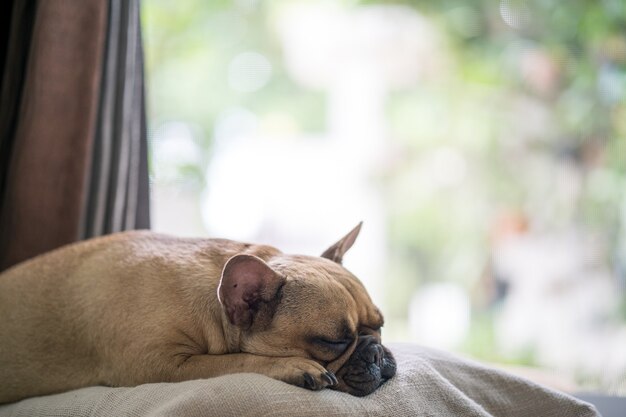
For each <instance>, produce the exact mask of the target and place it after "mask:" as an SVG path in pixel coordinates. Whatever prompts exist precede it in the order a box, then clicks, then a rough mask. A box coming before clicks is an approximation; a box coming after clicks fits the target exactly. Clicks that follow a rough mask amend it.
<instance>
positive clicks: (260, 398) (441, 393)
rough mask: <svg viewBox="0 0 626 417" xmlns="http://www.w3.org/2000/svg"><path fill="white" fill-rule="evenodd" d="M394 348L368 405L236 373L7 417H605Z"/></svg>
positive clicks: (71, 395) (2, 412)
mask: <svg viewBox="0 0 626 417" xmlns="http://www.w3.org/2000/svg"><path fill="white" fill-rule="evenodd" d="M389 347H390V348H391V350H392V352H393V353H394V355H395V357H396V360H397V363H398V373H397V375H396V376H395V377H394V378H393V379H391V380H390V381H388V382H387V383H385V384H384V385H383V386H382V387H381V388H379V389H378V390H377V391H375V392H374V393H372V394H370V395H368V396H367V397H363V398H357V397H353V396H351V395H348V394H345V393H341V392H337V391H333V390H328V389H326V390H323V391H320V392H312V391H307V390H305V389H302V388H298V387H295V386H291V385H288V384H285V383H282V382H280V381H275V380H273V379H271V378H268V377H265V376H262V375H256V374H233V375H226V376H222V377H219V378H212V379H207V380H196V381H187V382H181V383H171V384H169V383H168V384H165V383H163V384H146V385H141V386H138V387H134V388H106V387H90V388H83V389H80V390H76V391H71V392H67V393H63V394H56V395H51V396H46V397H39V398H31V399H27V400H23V401H21V402H18V403H14V404H9V405H5V406H1V407H0V417H22V416H23V417H39V416H58V417H66V416H67V417H70V416H90V417H98V416H133V417H140V416H155V417H161V416H163V417H165V416H168V417H171V416H186V417H195V416H198V417H200V416H203V417H207V416H209V417H210V416H216V417H218V416H219V417H228V416H233V417H234V416H255V417H258V416H360V417H362V416H366V417H367V416H369V417H374V416H381V417H382V416H385V417H387V416H412V417H415V416H424V417H425V416H429V417H434V416H464V417H471V416H476V417H479V416H480V417H486V416H506V417H526V416H527V417H538V416H542V417H563V416H568V417H592V416H599V414H598V413H597V411H596V410H595V408H594V407H593V406H592V405H590V404H587V403H584V402H582V401H580V400H577V399H575V398H573V397H570V396H568V395H566V394H563V393H560V392H557V391H553V390H550V389H548V388H544V387H542V386H540V385H537V384H534V383H532V382H530V381H527V380H525V379H522V378H519V377H516V376H513V375H510V374H507V373H505V372H503V371H499V370H495V369H493V368H490V367H487V366H484V365H481V364H478V363H474V362H471V361H467V360H463V359H459V358H457V357H455V356H453V355H450V354H448V353H444V352H440V351H436V350H432V349H427V348H423V347H419V346H416V345H411V344H391V345H390V346H389Z"/></svg>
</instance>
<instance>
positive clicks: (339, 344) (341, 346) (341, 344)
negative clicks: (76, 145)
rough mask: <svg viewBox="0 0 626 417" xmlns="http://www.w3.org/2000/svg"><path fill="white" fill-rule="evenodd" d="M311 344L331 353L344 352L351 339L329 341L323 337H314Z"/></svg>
mask: <svg viewBox="0 0 626 417" xmlns="http://www.w3.org/2000/svg"><path fill="white" fill-rule="evenodd" d="M313 342H314V343H315V344H317V345H319V346H321V347H325V348H327V349H330V350H332V351H344V350H346V348H347V347H348V345H349V344H350V343H352V339H341V340H329V339H326V338H323V337H316V338H315V339H314V340H313Z"/></svg>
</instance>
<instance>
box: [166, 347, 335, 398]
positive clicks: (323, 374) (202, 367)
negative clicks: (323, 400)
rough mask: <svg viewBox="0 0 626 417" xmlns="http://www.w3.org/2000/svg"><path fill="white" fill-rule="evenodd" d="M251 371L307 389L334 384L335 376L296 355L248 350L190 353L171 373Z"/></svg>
mask: <svg viewBox="0 0 626 417" xmlns="http://www.w3.org/2000/svg"><path fill="white" fill-rule="evenodd" d="M242 372H252V373H257V374H262V375H266V376H269V377H271V378H274V379H278V380H280V381H283V382H287V383H289V384H292V385H297V386H300V387H303V388H308V389H311V390H320V389H322V388H326V387H330V386H334V385H336V384H337V378H336V377H335V375H334V374H333V373H332V372H330V371H328V370H326V368H324V367H323V366H322V365H320V364H319V363H317V362H315V361H312V360H310V359H305V358H299V357H286V358H281V357H269V356H259V355H252V354H249V353H231V354H227V355H193V356H190V357H189V358H188V359H186V360H185V361H184V362H182V363H181V364H180V365H179V366H178V368H177V369H176V371H175V372H174V376H175V377H174V380H176V381H185V380H191V379H201V378H211V377H215V376H220V375H226V374H233V373H242Z"/></svg>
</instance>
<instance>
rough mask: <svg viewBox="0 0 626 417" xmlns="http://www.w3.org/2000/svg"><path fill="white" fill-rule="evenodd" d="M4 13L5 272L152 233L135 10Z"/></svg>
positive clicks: (57, 8) (34, 6)
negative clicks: (132, 232) (123, 235)
mask: <svg viewBox="0 0 626 417" xmlns="http://www.w3.org/2000/svg"><path fill="white" fill-rule="evenodd" d="M5 3H6V4H5ZM5 3H3V6H2V9H1V10H2V11H3V12H6V13H8V15H3V18H2V21H4V22H8V23H9V24H10V25H9V26H8V27H3V28H2V30H0V54H1V58H0V63H1V64H2V66H1V67H0V70H1V72H0V75H1V76H2V83H1V85H0V86H1V90H2V94H1V96H0V98H1V104H2V106H1V107H0V270H3V269H6V268H8V267H10V266H12V265H15V264H17V263H19V262H21V261H23V260H26V259H29V258H31V257H33V256H36V255H38V254H41V253H44V252H47V251H50V250H52V249H55V248H57V247H59V246H62V245H65V244H68V243H72V242H75V241H78V240H81V239H86V238H89V237H94V236H100V235H103V234H108V233H112V232H118V231H122V230H129V229H137V228H142V229H143V228H149V221H150V220H149V195H148V188H149V180H148V163H147V160H148V158H147V155H148V150H147V132H146V121H145V103H144V84H143V51H142V47H141V30H140V18H139V0H82V1H66V0H6V1H5Z"/></svg>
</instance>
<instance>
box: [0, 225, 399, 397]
mask: <svg viewBox="0 0 626 417" xmlns="http://www.w3.org/2000/svg"><path fill="white" fill-rule="evenodd" d="M360 229H361V224H359V225H358V226H357V227H355V228H354V229H353V230H352V231H351V232H350V233H348V234H347V235H346V236H345V237H343V238H342V239H341V240H339V241H338V242H337V243H335V244H334V245H332V246H331V247H330V248H329V249H327V250H326V251H325V252H324V253H323V254H322V255H321V257H311V256H304V255H286V254H283V253H282V252H280V251H279V250H278V249H275V248H273V247H271V246H265V245H255V244H248V243H240V242H235V241H230V240H225V239H186V238H175V237H170V236H165V235H161V234H157V233H154V232H150V231H131V232H121V233H116V234H113V235H109V236H105V237H99V238H94V239H90V240H87V241H84V242H80V243H75V244H71V245H68V246H65V247H62V248H60V249H57V250H54V251H52V252H49V253H47V254H44V255H40V256H38V257H35V258H33V259H31V260H28V261H26V262H23V263H21V264H19V265H17V266H14V267H12V268H10V269H9V270H7V271H5V272H3V273H2V274H1V275H0V320H1V321H0V323H1V325H0V403H8V402H14V401H18V400H20V399H23V398H27V397H32V396H39V395H46V394H53V393H59V392H64V391H68V390H72V389H77V388H81V387H86V386H93V385H104V386H111V387H122V386H136V385H140V384H145V383H152V382H176V381H185V380H192V379H201V378H211V377H215V376H220V375H225V374H232V373H239V372H253V373H258V374H263V375H266V376H268V377H271V378H275V379H277V380H280V381H284V382H286V383H289V384H294V385H297V386H300V387H303V388H308V389H311V390H321V389H323V388H326V387H329V388H333V389H336V390H339V391H343V392H347V393H349V394H352V395H356V396H364V395H367V394H370V393H371V392H373V391H374V390H376V389H377V388H378V387H379V386H380V385H381V384H382V383H383V382H385V381H386V380H388V379H389V378H391V377H393V375H394V374H395V372H396V363H395V360H394V358H393V356H392V354H391V352H390V351H389V350H388V349H387V348H386V347H384V346H382V344H381V332H380V330H381V327H382V325H383V316H382V314H381V312H380V311H379V309H378V308H377V307H376V306H375V305H374V304H373V303H372V301H371V299H370V296H369V295H368V293H367V291H366V290H365V288H364V286H363V285H362V284H361V282H360V281H359V280H358V279H357V278H356V277H355V276H354V275H352V274H351V273H350V272H348V270H346V269H345V268H344V267H343V266H342V265H341V262H342V259H343V256H344V254H345V253H346V251H347V250H348V249H350V247H351V246H352V244H353V243H354V241H355V240H356V237H357V235H358V234H359V231H360Z"/></svg>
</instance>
